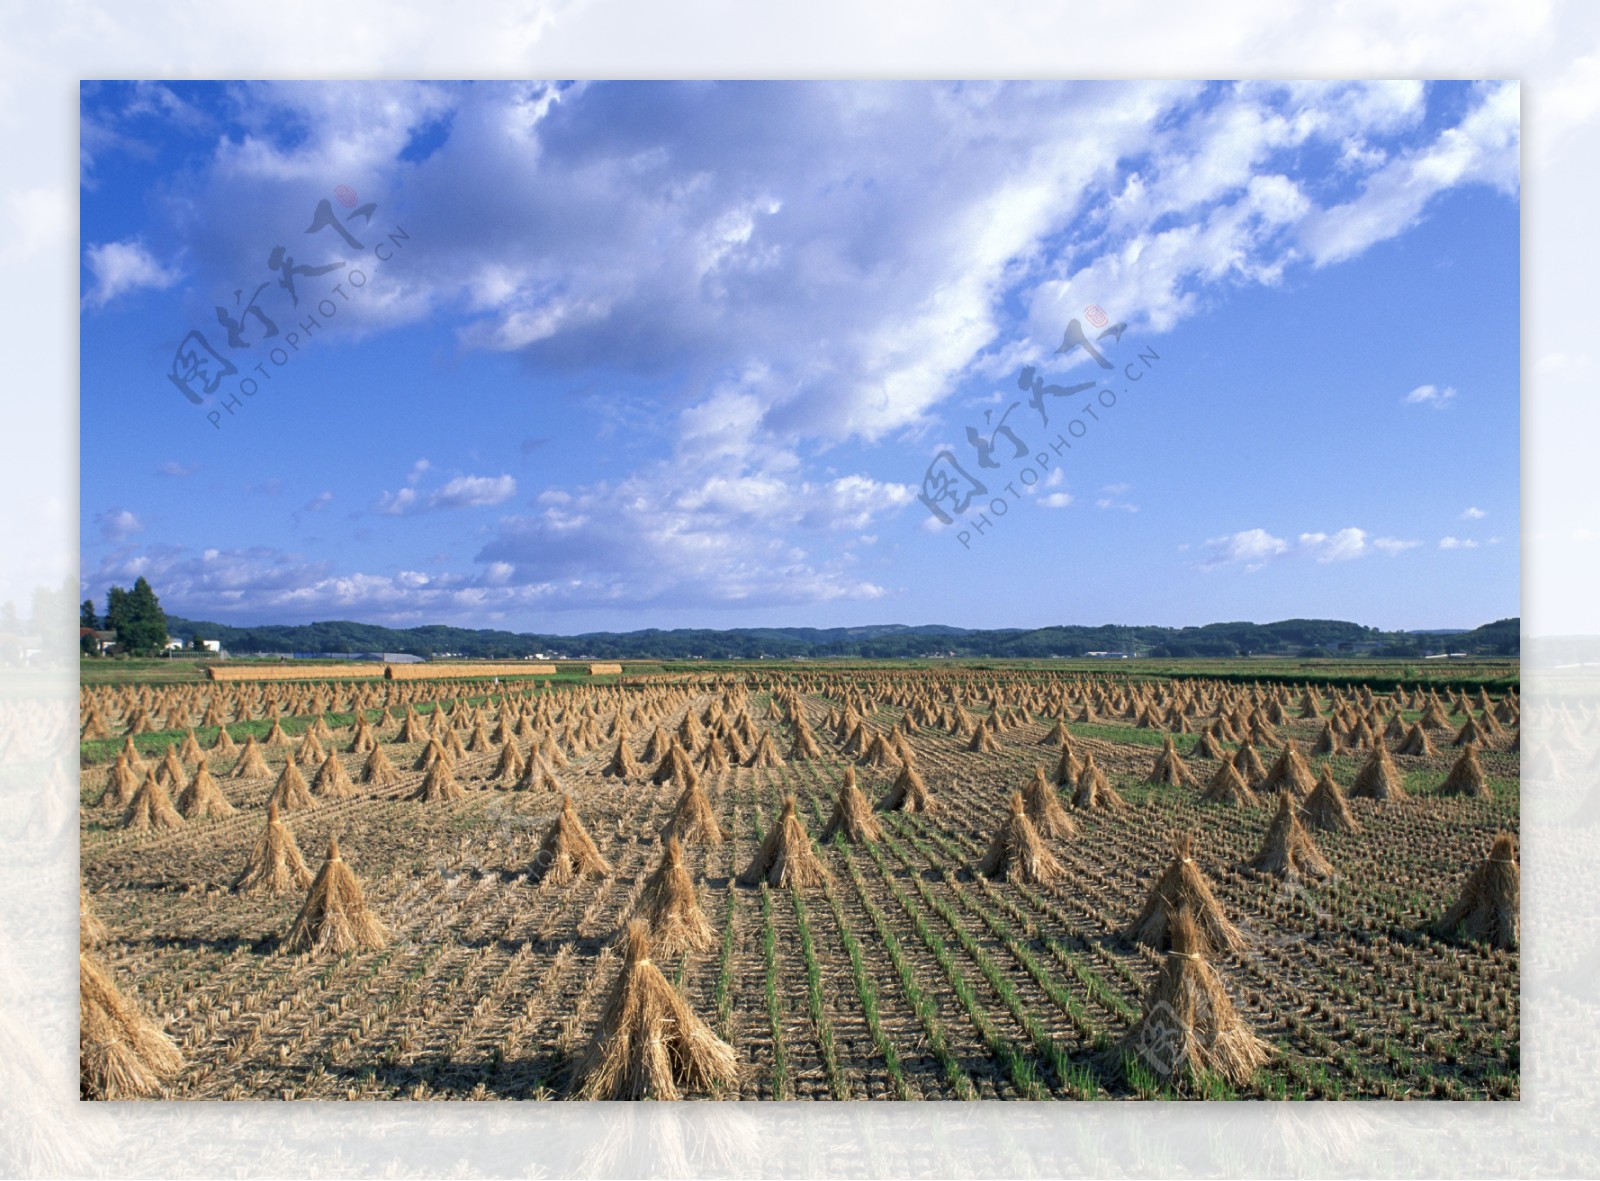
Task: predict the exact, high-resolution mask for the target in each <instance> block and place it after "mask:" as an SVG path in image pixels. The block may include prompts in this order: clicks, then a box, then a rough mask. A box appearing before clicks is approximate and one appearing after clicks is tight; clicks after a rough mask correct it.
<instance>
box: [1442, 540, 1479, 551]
mask: <svg viewBox="0 0 1600 1181" xmlns="http://www.w3.org/2000/svg"><path fill="white" fill-rule="evenodd" d="M1439 548H1440V549H1477V548H1478V543H1477V542H1476V541H1474V540H1473V539H1472V538H1470V537H1441V538H1440V539H1439Z"/></svg>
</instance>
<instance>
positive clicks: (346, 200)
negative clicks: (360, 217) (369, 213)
mask: <svg viewBox="0 0 1600 1181" xmlns="http://www.w3.org/2000/svg"><path fill="white" fill-rule="evenodd" d="M333 195H334V196H335V197H337V198H339V204H341V205H343V206H344V207H345V208H346V209H349V208H350V207H351V206H352V205H354V204H355V203H356V191H355V190H354V189H352V188H351V187H350V186H349V185H340V186H339V187H338V188H336V189H334V190H333Z"/></svg>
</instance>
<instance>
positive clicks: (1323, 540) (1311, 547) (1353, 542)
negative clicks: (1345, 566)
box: [1300, 527, 1367, 562]
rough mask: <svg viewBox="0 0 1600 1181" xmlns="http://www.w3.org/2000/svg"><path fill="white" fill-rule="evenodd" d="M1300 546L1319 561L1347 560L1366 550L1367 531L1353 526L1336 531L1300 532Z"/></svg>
mask: <svg viewBox="0 0 1600 1181" xmlns="http://www.w3.org/2000/svg"><path fill="white" fill-rule="evenodd" d="M1300 547H1301V548H1302V549H1303V550H1305V551H1306V552H1307V553H1309V554H1310V555H1311V556H1312V557H1314V558H1315V559H1316V560H1317V561H1319V562H1348V561H1350V560H1351V559H1352V558H1359V557H1362V556H1363V555H1364V554H1365V553H1366V552H1367V533H1366V530H1364V529H1356V528H1354V527H1351V528H1348V529H1340V530H1339V531H1338V532H1337V533H1332V534H1328V533H1302V534H1301V535H1300Z"/></svg>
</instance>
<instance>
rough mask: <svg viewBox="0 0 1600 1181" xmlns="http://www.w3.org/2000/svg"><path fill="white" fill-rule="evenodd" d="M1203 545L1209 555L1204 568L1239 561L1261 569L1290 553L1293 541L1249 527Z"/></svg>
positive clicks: (1204, 562) (1204, 561) (1203, 561)
mask: <svg viewBox="0 0 1600 1181" xmlns="http://www.w3.org/2000/svg"><path fill="white" fill-rule="evenodd" d="M1202 549H1203V550H1204V551H1205V553H1206V555H1207V556H1206V557H1204V558H1202V559H1201V561H1200V567H1201V569H1207V570H1209V569H1214V568H1216V567H1219V566H1228V565H1234V564H1238V565H1242V566H1243V567H1244V568H1245V569H1246V570H1259V569H1261V567H1262V566H1264V565H1266V564H1267V562H1268V561H1270V560H1271V559H1272V558H1275V557H1277V556H1278V555H1279V554H1284V553H1288V552H1289V543H1288V542H1287V541H1285V540H1284V539H1283V538H1281V537H1274V536H1273V535H1272V534H1270V533H1268V532H1267V531H1266V530H1265V529H1245V530H1242V531H1240V532H1238V533H1228V534H1224V535H1223V536H1221V537H1212V538H1210V539H1208V540H1207V541H1206V543H1205V545H1204V546H1203V547H1202Z"/></svg>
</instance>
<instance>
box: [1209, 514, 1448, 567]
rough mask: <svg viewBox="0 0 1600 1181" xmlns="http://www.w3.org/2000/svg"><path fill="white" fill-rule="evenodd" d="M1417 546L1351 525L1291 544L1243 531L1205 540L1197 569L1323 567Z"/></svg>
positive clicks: (1254, 531)
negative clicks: (1295, 562) (1295, 560)
mask: <svg viewBox="0 0 1600 1181" xmlns="http://www.w3.org/2000/svg"><path fill="white" fill-rule="evenodd" d="M1421 544H1422V543H1421V542H1420V541H1410V540H1404V539H1401V538H1398V537H1373V536H1372V535H1371V534H1369V533H1368V532H1367V531H1366V530H1365V529H1358V528H1356V527H1355V526H1353V525H1352V526H1348V527H1346V528H1344V529H1339V530H1337V531H1336V532H1333V533H1320V532H1318V533H1301V534H1300V535H1299V536H1298V537H1297V538H1296V540H1295V544H1293V545H1291V544H1290V543H1289V542H1288V541H1286V540H1284V539H1283V538H1281V537H1275V536H1273V535H1272V534H1271V533H1268V532H1267V531H1266V530H1265V529H1246V530H1244V531H1242V532H1239V533H1230V534H1225V535H1223V536H1221V537H1213V538H1211V539H1209V540H1208V541H1206V542H1205V544H1204V545H1202V546H1201V547H1200V549H1201V552H1202V554H1203V555H1204V556H1203V557H1202V558H1201V560H1200V561H1199V562H1198V563H1197V566H1198V567H1199V568H1200V569H1202V570H1211V569H1216V568H1218V567H1221V566H1230V565H1239V566H1243V567H1244V568H1245V569H1246V570H1259V569H1261V567H1262V566H1264V565H1266V564H1267V563H1268V562H1270V561H1272V560H1274V559H1276V558H1292V557H1300V558H1310V559H1312V560H1314V561H1316V562H1319V563H1324V564H1326V563H1330V562H1351V561H1355V560H1357V559H1359V558H1365V557H1367V556H1368V555H1370V554H1373V553H1379V554H1383V555H1385V556H1386V557H1394V556H1395V555H1397V554H1403V553H1405V552H1406V551H1407V550H1412V549H1416V548H1417V547H1418V546H1420V545H1421ZM1179 548H1180V549H1186V548H1188V547H1186V546H1180V547H1179Z"/></svg>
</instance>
